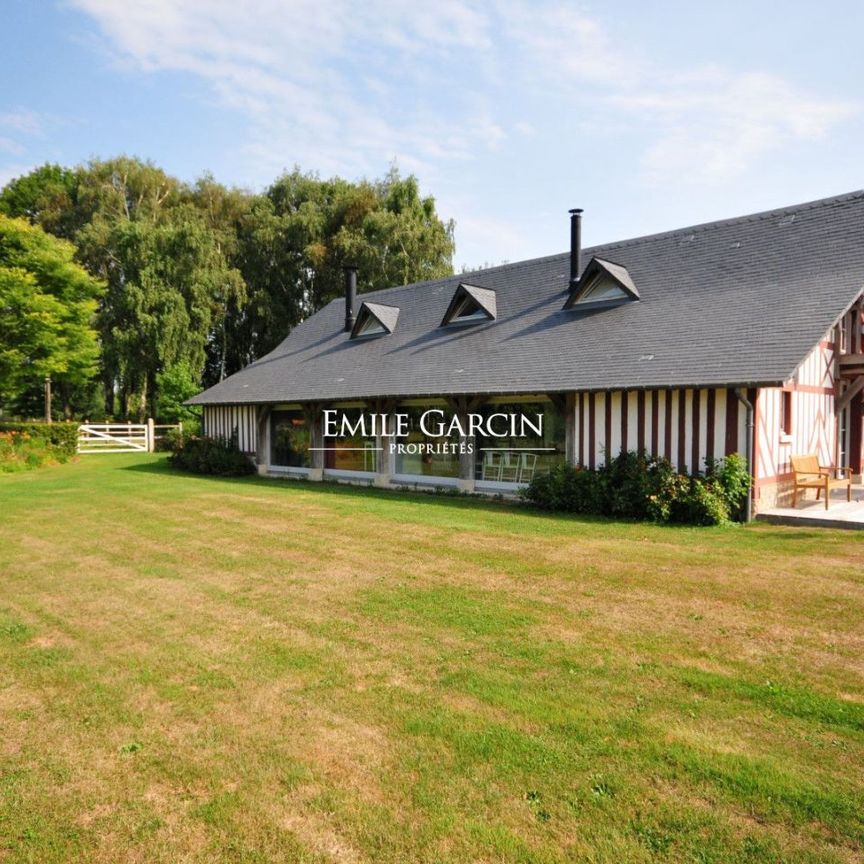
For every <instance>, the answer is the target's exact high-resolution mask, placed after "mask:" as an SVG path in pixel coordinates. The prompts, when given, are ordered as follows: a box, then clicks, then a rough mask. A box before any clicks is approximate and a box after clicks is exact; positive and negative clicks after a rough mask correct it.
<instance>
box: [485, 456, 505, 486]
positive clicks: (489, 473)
mask: <svg viewBox="0 0 864 864" xmlns="http://www.w3.org/2000/svg"><path fill="white" fill-rule="evenodd" d="M503 456H504V454H503V453H502V452H500V451H497V450H487V451H486V452H485V453H484V454H483V470H482V471H481V474H480V476H481V478H482V479H483V480H500V479H501V468H502V466H503V464H504V460H503Z"/></svg>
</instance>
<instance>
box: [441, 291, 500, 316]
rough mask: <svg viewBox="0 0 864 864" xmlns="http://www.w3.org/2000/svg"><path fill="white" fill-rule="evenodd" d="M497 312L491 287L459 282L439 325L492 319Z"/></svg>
mask: <svg viewBox="0 0 864 864" xmlns="http://www.w3.org/2000/svg"><path fill="white" fill-rule="evenodd" d="M497 314H498V309H497V305H496V302H495V292H494V291H493V290H492V289H491V288H481V287H480V286H479V285H469V284H468V283H466V282H460V283H459V287H458V288H457V289H456V292H455V293H454V294H453V299H452V300H451V301H450V305H449V306H448V307H447V311H446V312H445V313H444V318H443V319H442V321H441V326H442V327H448V326H450V325H455V324H477V323H479V322H481V321H494V320H495V318H496V317H497Z"/></svg>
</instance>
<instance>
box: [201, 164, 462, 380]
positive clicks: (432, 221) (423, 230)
mask: <svg viewBox="0 0 864 864" xmlns="http://www.w3.org/2000/svg"><path fill="white" fill-rule="evenodd" d="M237 235H238V252H237V255H236V258H235V264H236V266H237V268H238V269H239V270H240V272H241V273H242V275H243V278H244V280H245V282H246V285H247V291H248V294H247V300H246V302H245V304H238V305H237V306H236V307H235V308H229V311H228V314H227V316H226V320H225V331H226V333H227V339H226V341H225V356H224V357H223V358H222V360H221V363H220V366H221V368H222V369H224V370H227V372H228V373H232V372H236V371H237V370H238V369H240V368H242V367H243V366H245V365H247V364H248V363H250V362H252V361H253V360H255V359H256V358H257V357H260V356H262V355H263V354H266V353H267V352H268V351H270V350H272V349H273V348H274V347H275V346H276V345H277V344H278V343H279V342H280V341H281V340H282V339H284V338H285V336H287V335H288V332H289V331H290V330H291V328H292V327H294V326H295V325H296V324H298V323H299V322H300V321H302V320H303V319H304V318H306V317H308V316H309V315H310V314H312V313H313V312H315V311H317V310H318V309H320V308H321V307H322V306H324V305H325V304H326V303H328V302H329V301H330V300H332V299H333V298H334V297H338V296H340V295H341V294H342V292H343V290H344V289H343V285H344V282H343V279H344V277H343V274H342V267H343V266H344V265H346V264H355V265H357V266H358V268H359V271H360V272H359V287H360V290H361V291H373V290H376V289H378V288H387V287H390V286H392V285H402V284H406V283H409V282H416V281H422V280H425V279H435V278H439V277H442V276H448V275H450V274H451V273H452V272H453V265H452V258H453V248H454V245H453V223H452V222H446V223H445V222H443V221H442V220H441V219H440V218H439V217H438V215H437V212H436V210H435V199H434V198H432V197H431V196H426V197H423V196H421V194H420V190H419V184H418V181H417V179H416V177H413V176H411V177H406V178H402V177H400V176H399V172H398V171H397V170H396V169H395V168H393V169H391V171H390V172H389V173H388V174H387V176H386V177H385V178H384V179H383V180H381V181H378V182H375V183H370V182H367V181H361V182H359V183H350V182H348V181H347V180H343V179H341V178H338V177H337V178H333V179H330V180H321V179H320V178H319V177H318V176H317V175H315V174H307V173H302V172H301V171H300V170H299V169H296V168H295V170H294V171H292V172H291V173H289V174H284V175H283V176H282V177H280V178H279V179H278V180H277V181H276V182H275V183H274V184H273V185H272V186H271V187H270V188H269V189H268V190H267V192H266V193H265V194H264V195H263V196H260V197H258V198H256V199H255V200H254V201H252V203H251V207H250V208H249V211H248V213H246V214H245V215H243V216H242V217H241V218H240V220H239V222H238V226H237ZM217 380H218V379H217Z"/></svg>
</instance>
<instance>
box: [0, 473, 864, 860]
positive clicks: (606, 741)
mask: <svg viewBox="0 0 864 864" xmlns="http://www.w3.org/2000/svg"><path fill="white" fill-rule="evenodd" d="M862 856H864V535H862V534H858V533H856V532H846V533H841V532H836V533H835V532H829V531H821V530H820V531H816V530H801V529H782V528H776V527H769V526H751V527H748V528H731V529H691V528H660V527H654V526H650V525H633V524H618V523H612V522H604V521H582V520H577V519H571V518H555V517H550V516H545V515H538V514H533V513H530V512H527V511H525V510H523V509H521V508H519V507H517V506H505V505H501V504H494V503H478V502H477V501H466V500H462V499H457V498H449V497H433V496H413V495H395V494H392V493H386V492H371V491H366V490H363V491H359V490H352V489H346V488H336V487H330V486H324V487H322V486H314V485H311V484H310V485H307V484H296V483H290V482H273V481H265V480H259V479H257V478H254V479H250V480H237V481H229V480H216V479H207V478H198V477H192V476H185V475H179V474H174V473H172V472H170V471H169V470H168V469H167V467H166V466H165V462H164V460H163V459H162V458H161V457H149V456H92V457H83V458H82V459H80V460H79V461H78V462H77V463H75V464H70V465H66V466H61V467H56V468H50V469H45V470H42V471H35V472H31V473H29V474H20V475H12V476H8V477H3V478H0V861H2V862H4V864H6V862H23V861H39V862H42V861H75V862H90V861H94V862H96V861H98V862H112V864H113V862H127V861H135V862H148V864H149V862H171V864H175V862H221V861H237V862H241V861H242V862H264V861H274V862H276V861H278V862H291V864H293V862H340V864H341V862H347V864H355V862H394V864H396V862H399V864H404V862H424V864H425V862H441V864H443V862H452V864H457V862H458V864H463V862H490V864H491V862H563V861H596V862H643V861H655V860H658V861H661V860H662V861H681V862H684V861H686V862H724V864H726V862H745V861H746V862H777V861H803V862H837V861H861V860H862Z"/></svg>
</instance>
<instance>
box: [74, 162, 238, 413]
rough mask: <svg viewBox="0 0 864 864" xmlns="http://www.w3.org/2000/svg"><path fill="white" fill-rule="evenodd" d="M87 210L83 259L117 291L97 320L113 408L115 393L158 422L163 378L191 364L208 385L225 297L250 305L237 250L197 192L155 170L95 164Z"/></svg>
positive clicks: (125, 406) (125, 408) (88, 175)
mask: <svg viewBox="0 0 864 864" xmlns="http://www.w3.org/2000/svg"><path fill="white" fill-rule="evenodd" d="M79 201H80V202H81V206H83V207H87V208H89V210H90V212H91V216H90V218H89V221H88V223H87V224H86V225H85V226H84V227H83V228H82V229H81V230H80V231H79V232H78V234H77V239H78V242H79V248H80V252H79V254H80V256H81V259H82V260H83V261H84V262H85V263H86V265H87V267H88V269H89V270H90V271H91V272H94V273H98V274H99V276H100V277H101V278H103V279H104V280H105V282H106V283H107V286H108V290H107V292H106V294H105V297H104V300H103V303H102V305H101V309H100V313H99V318H98V321H99V330H100V333H101V335H102V339H103V342H104V345H105V350H104V355H103V381H104V387H105V398H106V406H107V405H113V401H114V393H115V390H116V391H117V392H118V394H119V397H120V411H121V412H122V413H124V414H125V415H126V416H129V415H130V414H132V415H138V416H139V417H143V416H144V415H145V414H148V413H149V414H153V415H155V414H156V411H157V403H158V396H159V393H158V389H159V376H160V374H161V373H164V372H165V371H166V370H169V369H170V368H171V367H172V366H173V365H175V364H179V363H185V364H187V365H188V366H189V368H190V369H192V370H195V375H196V377H197V379H198V380H199V381H200V380H201V375H202V372H203V369H204V365H205V360H206V346H207V344H208V342H210V341H211V340H212V338H213V328H214V327H215V326H218V323H219V320H220V316H221V315H223V314H224V308H225V305H226V302H227V301H226V297H233V296H234V295H235V294H236V295H237V296H242V293H243V287H244V286H243V283H242V279H241V277H240V274H239V273H238V272H236V271H235V270H233V268H232V267H231V266H230V265H229V263H228V257H227V256H228V254H229V253H230V251H231V246H230V243H228V242H227V240H226V236H225V233H226V232H222V231H220V230H216V229H215V228H214V226H213V225H208V220H207V211H206V210H204V209H203V208H202V207H201V206H200V204H199V202H198V201H196V200H195V197H194V195H193V194H192V193H191V192H190V190H188V189H187V188H186V187H184V186H183V185H182V184H180V183H179V182H178V181H177V180H175V179H174V178H171V177H169V176H168V175H166V174H165V173H164V172H163V171H161V170H160V169H158V168H156V167H155V166H153V165H152V164H150V163H145V162H140V161H138V160H133V159H129V158H126V157H124V158H122V159H116V160H110V161H108V162H94V163H91V164H90V166H88V168H87V170H86V172H84V174H83V175H82V178H81V182H80V189H79ZM225 247H227V248H225Z"/></svg>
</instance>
